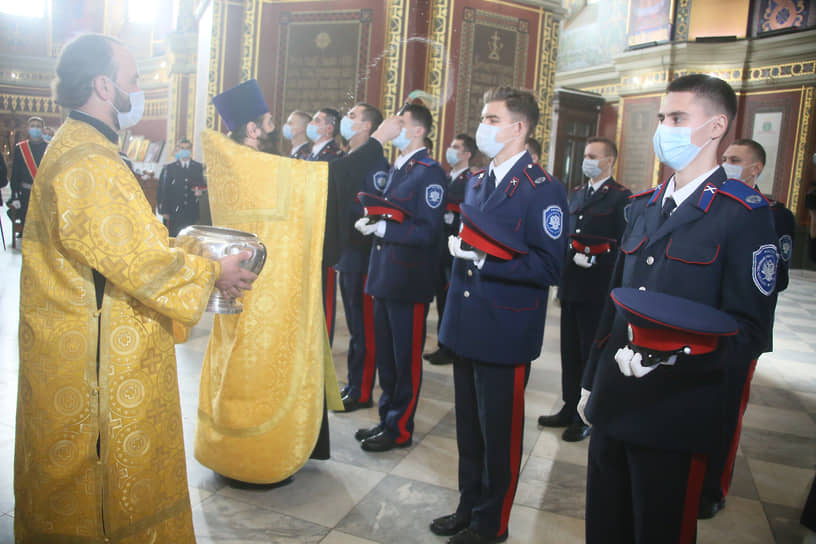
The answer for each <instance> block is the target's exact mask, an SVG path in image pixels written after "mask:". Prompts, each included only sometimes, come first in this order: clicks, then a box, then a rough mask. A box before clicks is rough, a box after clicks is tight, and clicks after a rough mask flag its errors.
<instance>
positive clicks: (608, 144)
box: [587, 136, 618, 160]
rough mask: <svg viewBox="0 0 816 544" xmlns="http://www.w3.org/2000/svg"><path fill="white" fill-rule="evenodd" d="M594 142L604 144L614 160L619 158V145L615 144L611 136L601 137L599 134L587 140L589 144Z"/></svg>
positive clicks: (607, 153)
mask: <svg viewBox="0 0 816 544" xmlns="http://www.w3.org/2000/svg"><path fill="white" fill-rule="evenodd" d="M594 143H599V144H604V148H605V150H606V156H607V157H609V156H610V155H611V156H612V158H613V159H614V160H618V146H616V145H615V142H613V141H612V140H610V139H609V138H601V137H598V136H595V137H593V138H590V139H589V140H587V145H589V144H594Z"/></svg>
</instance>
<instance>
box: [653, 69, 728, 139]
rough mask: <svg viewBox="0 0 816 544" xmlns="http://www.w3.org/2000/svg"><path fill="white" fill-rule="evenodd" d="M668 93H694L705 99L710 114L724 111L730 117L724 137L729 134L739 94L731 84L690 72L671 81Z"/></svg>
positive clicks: (667, 88)
mask: <svg viewBox="0 0 816 544" xmlns="http://www.w3.org/2000/svg"><path fill="white" fill-rule="evenodd" d="M666 92H667V93H683V92H687V93H694V94H695V95H697V96H698V97H700V98H703V99H704V102H705V104H706V105H707V106H708V107H706V108H705V109H706V112H708V113H710V114H717V113H722V114H725V116H726V117H728V126H727V127H726V129H725V132H724V133H723V137H725V135H726V134H728V129H730V128H731V123H732V122H733V121H734V118H735V117H736V116H737V95H736V93H734V89H732V88H731V85H729V84H728V83H726V82H725V81H723V80H722V79H720V78H718V77H712V76H709V75H706V74H690V75H687V76H681V77H678V78H677V79H675V80H674V81H672V82H671V83H669V86H668V87H666Z"/></svg>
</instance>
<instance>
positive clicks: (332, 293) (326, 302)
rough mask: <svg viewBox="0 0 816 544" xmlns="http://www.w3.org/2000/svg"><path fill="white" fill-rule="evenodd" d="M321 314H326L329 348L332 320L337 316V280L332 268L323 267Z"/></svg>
mask: <svg viewBox="0 0 816 544" xmlns="http://www.w3.org/2000/svg"><path fill="white" fill-rule="evenodd" d="M322 279H323V313H325V314H326V330H327V332H328V333H329V346H331V345H332V344H333V343H334V318H335V316H336V315H337V293H336V289H337V287H336V286H337V278H336V274H335V272H334V268H333V267H331V266H326V267H323V277H322Z"/></svg>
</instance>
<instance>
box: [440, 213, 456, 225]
mask: <svg viewBox="0 0 816 544" xmlns="http://www.w3.org/2000/svg"><path fill="white" fill-rule="evenodd" d="M454 218H455V216H454V215H453V212H445V214H444V215H443V216H442V220H443V221H444V222H445V224H446V225H453V220H454Z"/></svg>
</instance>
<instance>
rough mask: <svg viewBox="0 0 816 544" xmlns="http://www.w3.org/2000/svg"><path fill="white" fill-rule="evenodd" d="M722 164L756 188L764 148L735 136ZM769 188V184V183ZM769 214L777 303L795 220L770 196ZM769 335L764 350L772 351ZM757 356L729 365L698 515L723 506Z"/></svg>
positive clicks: (731, 175) (711, 513)
mask: <svg viewBox="0 0 816 544" xmlns="http://www.w3.org/2000/svg"><path fill="white" fill-rule="evenodd" d="M722 167H723V170H725V173H726V175H727V176H728V177H729V178H731V179H736V180H740V181H742V182H743V183H745V184H746V185H748V186H749V187H754V188H755V189H756V190H757V191H759V186H758V185H757V180H758V178H759V175H760V174H761V173H762V169H763V168H764V167H765V149H763V147H762V146H761V145H760V144H759V143H757V142H755V141H754V140H749V139H739V140H734V141H733V142H732V143H731V145H729V146H728V149H726V150H725V152H724V153H723V157H722ZM769 188H772V187H769ZM769 202H770V207H771V214H772V216H773V223H774V228H775V230H776V236H777V250H778V251H779V265H778V268H777V274H776V291H775V292H774V294H773V298H774V306H776V297H777V294H778V293H780V292H782V291H784V290H785V289H786V288H787V287H788V263H789V261H790V258H791V251H792V249H793V235H794V230H795V228H796V221H795V219H794V217H793V214H792V213H791V212H790V210H788V209H787V208H786V207H785V206H784V205H783V204H782V203H781V202H777V201H775V200H773V199H772V198H770V197H769ZM771 340H772V338H770V339H769V343H768V346H767V347H766V349H765V350H763V351H772V348H773V344H772V342H771ZM756 364H757V360H756V359H754V360H752V361H751V362H750V364H749V365H747V366H745V365H735V366H732V367H731V368H729V376H728V381H729V391H728V412H727V425H726V428H725V436H726V438H727V440H726V441H724V442H723V443H722V445H721V447H720V449H719V450H718V451H717V452H716V453H715V454H713V455H711V457H710V458H709V462H708V466H707V467H706V477H705V481H704V482H703V494H702V496H701V497H700V507H699V508H698V513H697V518H698V519H709V518H712V517H714V516H715V515H716V514H717V512H719V511H720V510H722V509H723V508H724V507H725V497H726V496H727V495H728V490H729V488H730V487H731V478H732V477H733V475H734V461H735V459H736V456H737V447H738V446H739V440H740V433H741V431H742V416H743V414H745V408H746V407H747V406H748V399H749V398H750V396H751V379H752V378H753V376H754V370H755V369H756Z"/></svg>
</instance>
